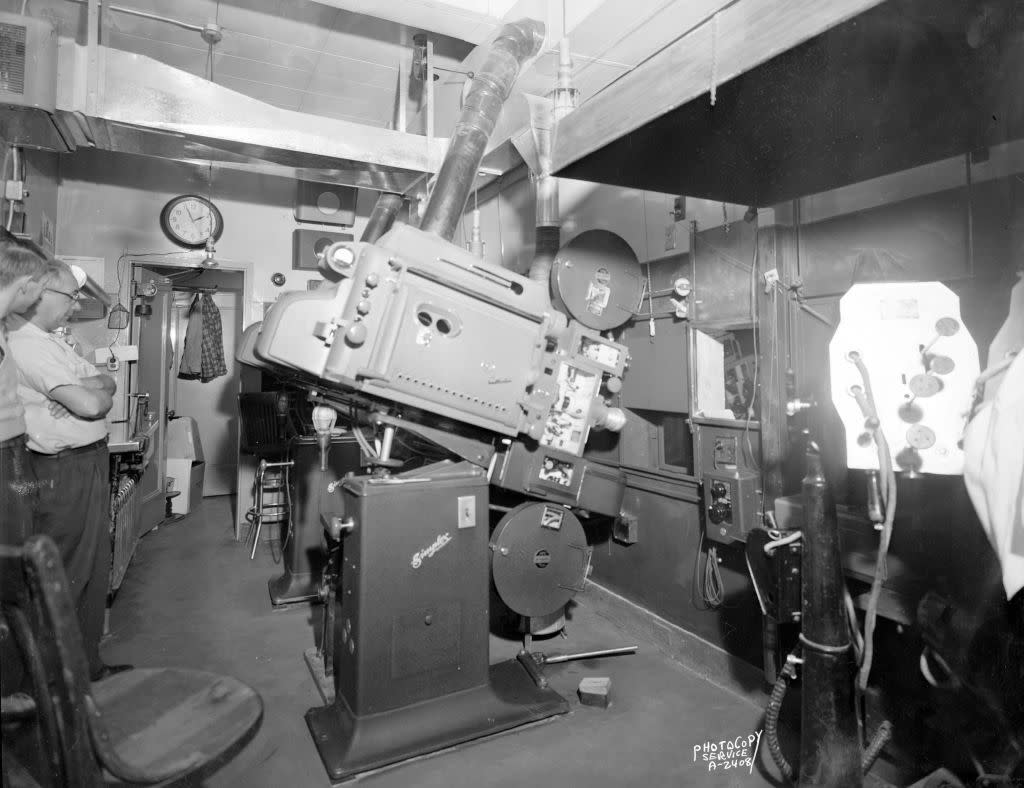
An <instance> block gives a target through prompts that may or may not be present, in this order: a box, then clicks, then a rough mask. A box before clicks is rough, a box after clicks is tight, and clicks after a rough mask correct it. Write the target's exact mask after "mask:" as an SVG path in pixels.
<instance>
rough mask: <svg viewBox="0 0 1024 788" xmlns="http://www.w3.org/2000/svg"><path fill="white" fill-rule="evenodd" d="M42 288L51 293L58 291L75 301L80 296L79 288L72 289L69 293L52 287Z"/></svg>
mask: <svg viewBox="0 0 1024 788" xmlns="http://www.w3.org/2000/svg"><path fill="white" fill-rule="evenodd" d="M43 290H49V291H50V292H51V293H60V294H61V295H62V296H67V297H68V298H70V299H71V300H72V301H77V300H78V299H80V298H81V297H82V291H81V290H72V291H71V292H70V293H69V292H67V291H66V290H57V289H56V288H54V287H44V288H43Z"/></svg>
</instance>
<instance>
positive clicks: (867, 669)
mask: <svg viewBox="0 0 1024 788" xmlns="http://www.w3.org/2000/svg"><path fill="white" fill-rule="evenodd" d="M847 358H848V359H849V360H850V361H851V362H852V363H853V364H854V365H855V366H856V367H857V371H858V372H859V373H860V377H861V380H862V381H863V384H864V387H863V390H862V391H860V392H858V391H857V388H859V387H854V389H853V393H854V396H855V397H856V399H857V404H858V405H859V406H860V408H861V412H862V413H863V414H864V419H865V425H866V426H867V427H868V429H870V430H871V432H872V435H873V437H874V440H875V446H876V448H877V449H878V467H879V472H880V476H881V481H882V485H881V487H882V489H881V494H882V499H883V500H884V501H885V521H884V522H883V523H882V526H881V531H882V534H881V537H880V539H879V544H878V557H877V559H876V561H875V574H874V577H873V578H872V582H871V594H870V596H869V597H868V607H867V612H866V614H865V617H864V655H863V660H862V662H861V667H860V674H859V676H858V685H859V686H860V689H861V691H864V690H866V689H867V685H868V678H869V676H870V674H871V663H872V659H873V657H874V639H875V623H876V620H877V617H878V600H879V597H880V596H881V593H882V583H883V582H884V581H885V580H886V578H887V577H888V568H887V565H886V557H887V555H888V553H889V543H890V541H891V540H892V530H893V521H894V520H895V518H896V473H895V471H894V470H893V467H892V458H891V456H890V454H889V443H888V441H887V440H886V438H885V433H883V432H882V425H881V422H880V421H879V419H878V409H877V406H876V404H875V397H874V393H873V391H872V389H871V376H870V375H869V373H868V369H867V366H866V365H865V364H864V360H863V358H862V357H861V355H860V353H858V352H856V351H854V352H852V353H850V354H849V355H848V356H847Z"/></svg>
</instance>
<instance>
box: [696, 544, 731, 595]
mask: <svg viewBox="0 0 1024 788" xmlns="http://www.w3.org/2000/svg"><path fill="white" fill-rule="evenodd" d="M701 594H702V595H703V597H704V601H705V602H707V604H708V606H709V607H710V608H711V609H713V610H714V609H717V608H719V607H721V606H722V603H723V602H724V601H725V584H724V583H723V582H722V570H721V569H719V567H718V547H717V546H716V545H711V546H710V547H709V548H708V557H707V559H706V560H705V561H704V584H703V586H702V588H701Z"/></svg>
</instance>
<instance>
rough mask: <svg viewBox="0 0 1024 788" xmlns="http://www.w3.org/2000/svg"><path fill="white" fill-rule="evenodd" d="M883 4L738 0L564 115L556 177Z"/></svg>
mask: <svg viewBox="0 0 1024 788" xmlns="http://www.w3.org/2000/svg"><path fill="white" fill-rule="evenodd" d="M880 1H881V0H738V1H737V2H736V3H734V4H733V5H730V6H727V7H725V8H723V9H722V10H721V11H720V12H719V13H718V14H717V15H715V16H712V18H711V19H708V20H707V21H705V22H704V23H702V24H700V25H699V26H698V27H696V28H694V29H693V30H691V31H690V32H689V33H688V34H686V35H684V36H683V37H681V38H679V39H678V40H676V41H675V42H674V43H672V44H671V45H670V46H667V47H665V48H664V49H662V50H661V51H660V52H658V53H657V54H655V55H653V56H652V57H650V58H649V59H648V60H647V61H645V62H643V63H641V64H640V65H638V66H637V67H636V68H634V69H633V70H632V71H630V72H629V73H627V74H625V75H624V76H622V77H620V78H619V79H618V80H616V81H615V82H613V83H612V84H611V85H609V86H607V87H606V88H604V90H602V91H601V92H600V93H598V94H597V95H595V96H593V97H592V98H590V99H589V100H588V101H585V102H584V103H583V105H582V106H580V107H579V108H578V109H576V110H575V111H574V112H572V113H571V114H570V115H568V116H567V117H565V118H564V119H563V120H562V121H561V122H560V123H559V125H558V131H557V134H556V137H555V147H554V151H553V155H552V169H553V171H554V172H556V173H557V172H558V171H560V170H561V169H562V168H564V167H566V166H568V165H569V164H572V163H573V162H575V161H578V160H579V159H582V158H583V157H585V156H586V155H588V154H590V153H593V152H594V151H596V150H599V149H600V148H603V147H604V146H605V145H607V144H609V143H610V142H613V141H615V140H617V139H619V138H620V137H623V136H624V135H626V134H628V133H629V132H631V131H633V130H635V129H637V128H640V127H641V126H643V125H644V124H645V123H647V122H649V121H651V120H654V119H655V118H658V117H660V116H661V115H664V114H665V113H666V112H668V111H670V110H672V109H674V108H675V107H678V106H680V105H682V104H685V103H687V102H689V101H691V100H693V99H695V98H697V97H698V96H700V95H702V94H708V93H709V92H710V90H711V87H712V81H714V82H715V84H716V86H717V85H721V84H723V83H725V82H728V81H729V80H731V79H733V78H734V77H736V76H738V75H739V74H742V73H743V72H745V71H749V70H750V69H752V68H754V67H755V66H758V65H760V64H761V63H764V62H765V61H767V60H770V59H771V58H772V57H774V56H775V55H778V54H779V53H781V52H784V51H786V50H788V49H792V48H793V47H795V46H797V45H799V44H801V43H803V42H805V41H807V40H808V39H810V38H813V37H814V36H816V35H818V34H820V33H822V32H824V31H825V30H828V29H829V28H831V27H834V26H835V25H838V24H840V23H842V22H844V21H846V20H847V19H850V18H851V17H853V16H856V15H857V14H859V13H862V12H863V11H867V10H868V9H870V8H872V7H873V6H876V5H878V4H879V3H880ZM713 75H714V76H713ZM709 100H710V99H709ZM750 122H751V123H757V118H751V119H750ZM679 144H680V145H685V144H686V140H685V139H680V140H679ZM623 166H628V162H623Z"/></svg>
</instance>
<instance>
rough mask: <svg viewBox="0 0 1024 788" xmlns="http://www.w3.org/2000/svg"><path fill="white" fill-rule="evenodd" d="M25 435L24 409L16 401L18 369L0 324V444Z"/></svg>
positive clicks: (5, 332)
mask: <svg viewBox="0 0 1024 788" xmlns="http://www.w3.org/2000/svg"><path fill="white" fill-rule="evenodd" d="M24 434H25V408H24V407H23V406H22V404H21V400H20V399H18V367H17V365H16V364H15V363H14V357H13V356H12V355H11V352H10V349H9V348H8V346H7V330H6V329H5V328H4V326H3V324H2V323H0V443H2V442H3V441H9V440H10V439H11V438H17V437H18V436H19V435H24Z"/></svg>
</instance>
